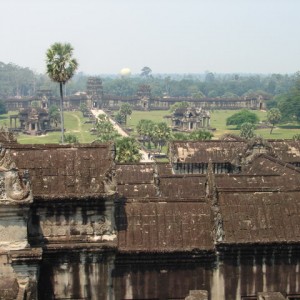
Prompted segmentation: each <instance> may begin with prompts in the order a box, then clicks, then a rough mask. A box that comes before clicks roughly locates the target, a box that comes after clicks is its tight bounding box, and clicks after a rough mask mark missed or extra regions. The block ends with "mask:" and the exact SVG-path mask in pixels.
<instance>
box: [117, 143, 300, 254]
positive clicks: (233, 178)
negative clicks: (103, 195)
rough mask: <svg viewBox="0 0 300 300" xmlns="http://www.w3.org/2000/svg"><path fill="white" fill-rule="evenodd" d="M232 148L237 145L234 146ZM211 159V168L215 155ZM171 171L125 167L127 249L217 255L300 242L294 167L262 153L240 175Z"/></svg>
mask: <svg viewBox="0 0 300 300" xmlns="http://www.w3.org/2000/svg"><path fill="white" fill-rule="evenodd" d="M200 143H201V142H198V143H197V145H200ZM202 143H203V145H204V146H205V145H210V146H211V145H215V143H214V142H211V143H207V142H202ZM232 143H235V144H236V143H237V142H227V144H229V145H232ZM203 145H201V149H203V151H204V149H205V147H204V146H203ZM223 145H225V144H224V143H223ZM238 145H240V143H238ZM194 149H196V147H194ZM208 149H209V148H208ZM232 149H235V148H234V147H233V148H232ZM221 150H222V151H221V153H225V154H227V155H228V153H230V151H228V152H227V153H226V150H228V149H226V148H224V149H222V148H221ZM220 157H221V155H220ZM205 159H206V162H207V163H208V165H209V164H210V162H209V161H208V160H209V155H207V156H205ZM170 166H171V165H170V164H169V163H165V164H163V163H160V164H157V165H155V164H149V165H146V164H136V165H117V167H116V169H117V173H116V174H117V178H116V180H117V192H118V193H119V196H120V197H122V202H120V203H119V208H118V212H119V213H118V214H117V220H116V222H117V224H118V239H119V240H118V243H119V249H120V251H123V252H135V251H137V252H169V251H173V252H184V251H191V250H193V249H194V250H198V251H213V250H214V249H215V247H216V246H218V245H229V244H230V245H248V244H262V245H266V244H276V243H277V244H278V243H286V244H299V243H300V171H299V169H298V168H296V167H294V166H293V165H291V164H288V163H286V162H283V161H282V160H280V159H279V158H275V157H273V156H270V155H268V154H265V153H261V154H259V153H258V154H256V155H253V156H250V159H249V160H248V161H247V164H246V165H245V166H244V167H243V168H242V170H241V172H240V173H238V174H213V173H211V172H212V169H208V174H180V175H178V174H173V172H172V169H171V167H170ZM160 171H161V172H160ZM187 237H188V238H187Z"/></svg>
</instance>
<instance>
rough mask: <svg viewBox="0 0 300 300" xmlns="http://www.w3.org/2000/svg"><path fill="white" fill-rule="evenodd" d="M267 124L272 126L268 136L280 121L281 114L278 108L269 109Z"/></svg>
mask: <svg viewBox="0 0 300 300" xmlns="http://www.w3.org/2000/svg"><path fill="white" fill-rule="evenodd" d="M267 119H268V122H269V123H271V124H272V127H271V130H270V134H272V131H273V129H274V126H275V124H278V123H279V122H280V120H281V112H280V110H279V109H278V108H271V109H270V110H269V111H268V113H267Z"/></svg>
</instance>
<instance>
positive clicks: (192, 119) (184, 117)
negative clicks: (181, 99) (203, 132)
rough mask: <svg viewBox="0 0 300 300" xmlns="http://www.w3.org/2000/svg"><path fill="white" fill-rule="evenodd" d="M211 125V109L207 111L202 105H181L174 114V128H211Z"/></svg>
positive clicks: (185, 129)
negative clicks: (197, 106)
mask: <svg viewBox="0 0 300 300" xmlns="http://www.w3.org/2000/svg"><path fill="white" fill-rule="evenodd" d="M209 126H210V114H209V111H206V110H204V109H202V108H200V107H199V108H196V107H179V108H177V109H176V110H175V111H174V113H173V115H172V127H173V129H177V130H183V131H193V130H197V129H203V128H209Z"/></svg>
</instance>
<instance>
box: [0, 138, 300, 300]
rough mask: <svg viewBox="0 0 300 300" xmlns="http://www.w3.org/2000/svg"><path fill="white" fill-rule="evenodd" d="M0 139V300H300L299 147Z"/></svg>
mask: <svg viewBox="0 0 300 300" xmlns="http://www.w3.org/2000/svg"><path fill="white" fill-rule="evenodd" d="M0 138H1V149H0V187H1V188H0V214H1V218H0V249H1V252H0V299H18V300H21V299H22V300H25V299H26V300H29V299H31V300H33V299H43V300H47V299H49V300H50V299H61V300H62V299H86V300H87V299H89V300H90V299H95V300H96V299H97V300H98V299H109V300H113V299H116V300H120V299H124V300H125V299H126V300H138V299H139V300H141V299H148V300H150V299H152V300H153V299H160V300H162V299H164V300H166V299H169V300H171V299H173V300H174V299H178V300H179V299H182V300H183V299H186V300H191V299H202V300H204V299H207V300H215V299H216V300H219V299H220V300H222V299H226V300H227V299H239V300H241V299H244V300H245V299H294V300H295V299H300V284H299V283H300V169H299V166H300V142H298V141H292V140H268V141H265V140H262V139H255V140H251V141H245V140H242V139H233V138H228V137H227V138H225V139H223V140H218V141H205V142H192V141H185V142H173V143H172V144H171V145H170V154H169V155H170V157H169V162H168V163H155V162H153V163H135V164H117V163H116V162H115V161H114V155H115V153H114V151H115V150H114V146H113V145H112V144H97V145H92V144H88V145H76V146H74V145H20V144H18V143H17V142H16V141H15V140H14V139H13V137H12V136H11V135H10V134H8V133H2V134H1V135H0Z"/></svg>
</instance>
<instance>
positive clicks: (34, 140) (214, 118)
mask: <svg viewBox="0 0 300 300" xmlns="http://www.w3.org/2000/svg"><path fill="white" fill-rule="evenodd" d="M236 112H238V111H237V110H215V111H212V112H211V127H213V128H216V130H215V131H214V139H218V138H219V137H220V136H221V135H223V134H225V133H232V134H239V130H236V129H235V128H234V126H226V119H227V118H228V117H230V116H231V115H233V114H234V113H236ZM253 112H255V113H256V114H257V115H258V117H259V119H260V121H264V120H265V119H266V116H267V113H266V112H264V111H253ZM13 114H16V112H10V113H9V114H5V115H1V116H0V126H5V127H8V126H9V125H10V124H9V123H10V121H9V116H10V115H13ZM167 115H170V112H169V111H133V113H132V115H131V116H130V117H128V120H127V127H130V128H132V129H133V130H135V128H136V125H137V124H138V122H139V121H140V120H142V119H148V120H152V121H154V122H167V124H169V125H171V120H170V119H168V118H164V116H167ZM64 116H65V128H66V133H72V134H75V135H76V136H77V137H78V138H79V142H80V143H91V142H92V141H93V140H94V139H95V136H94V135H91V134H90V132H89V130H90V128H91V127H92V124H84V122H85V121H86V120H87V119H85V118H83V117H82V113H81V112H65V114H64ZM255 133H256V134H257V135H259V136H262V137H264V138H268V139H288V138H292V137H293V136H294V135H295V134H298V133H300V125H299V124H288V125H287V124H284V125H283V124H282V125H279V126H277V127H276V128H275V129H274V130H273V133H272V134H271V135H270V129H259V130H256V131H255ZM133 135H135V131H133ZM17 139H18V141H19V143H21V144H27V143H28V144H47V143H55V144H57V143H58V142H59V139H60V132H53V133H48V134H46V135H42V136H29V135H24V134H20V135H19V136H18V137H17Z"/></svg>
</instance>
